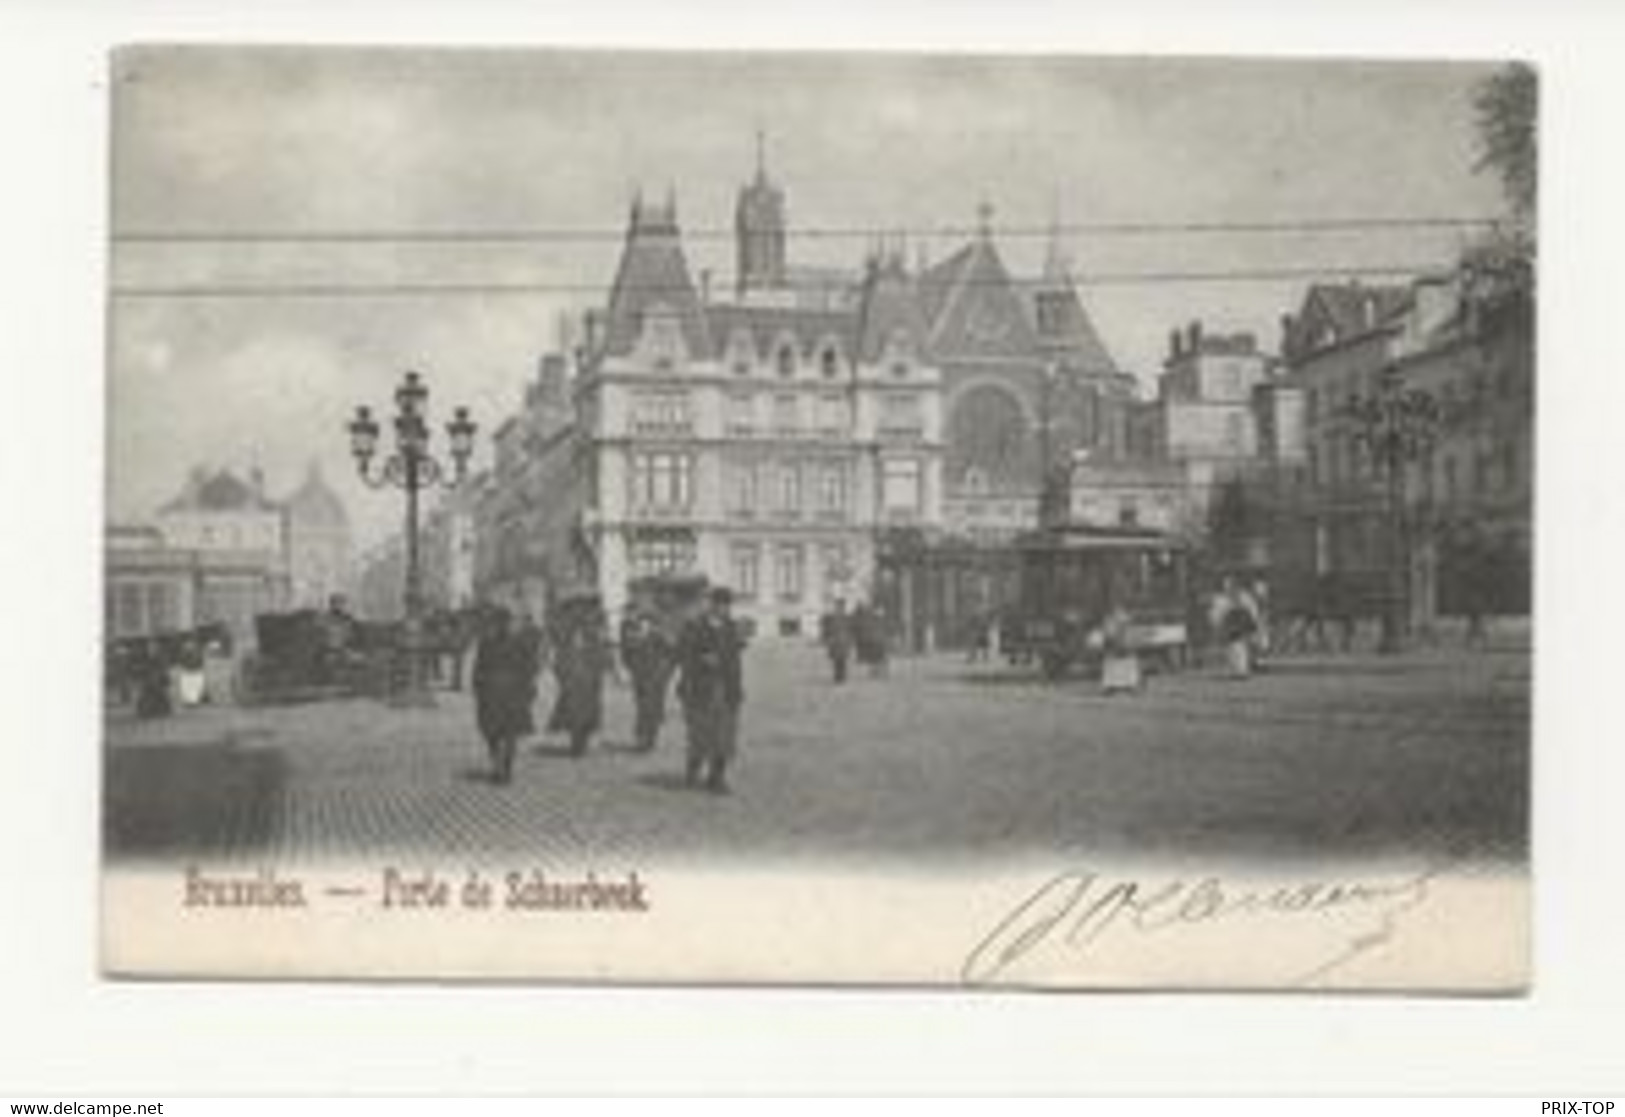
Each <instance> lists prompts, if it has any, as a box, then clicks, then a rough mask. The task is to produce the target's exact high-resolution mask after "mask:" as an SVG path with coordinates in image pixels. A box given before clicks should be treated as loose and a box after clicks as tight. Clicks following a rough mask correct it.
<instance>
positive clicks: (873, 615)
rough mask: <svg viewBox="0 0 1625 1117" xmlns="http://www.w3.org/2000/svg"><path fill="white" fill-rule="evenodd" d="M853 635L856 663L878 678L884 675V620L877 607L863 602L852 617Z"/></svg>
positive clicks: (885, 649) (885, 656) (885, 652)
mask: <svg viewBox="0 0 1625 1117" xmlns="http://www.w3.org/2000/svg"><path fill="white" fill-rule="evenodd" d="M852 627H853V633H854V636H855V638H856V641H857V651H858V662H860V663H862V664H864V665H865V666H867V667H868V668H869V674H870V675H872V676H874V677H876V678H880V677H882V676H884V675H885V674H886V658H887V653H888V649H887V647H886V620H885V616H884V614H882V613H881V611H880V608H879V606H877V605H874V604H873V603H871V602H864V603H863V604H862V605H860V606H858V608H857V611H856V612H855V613H854V614H853V615H852Z"/></svg>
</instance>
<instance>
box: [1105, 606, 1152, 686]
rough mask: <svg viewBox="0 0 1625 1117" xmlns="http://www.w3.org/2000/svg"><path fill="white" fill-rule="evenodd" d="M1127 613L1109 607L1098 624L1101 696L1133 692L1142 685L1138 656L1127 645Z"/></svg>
mask: <svg viewBox="0 0 1625 1117" xmlns="http://www.w3.org/2000/svg"><path fill="white" fill-rule="evenodd" d="M1129 625H1130V619H1129V615H1128V610H1126V609H1124V608H1123V607H1122V606H1121V605H1114V606H1112V608H1111V610H1110V611H1109V612H1108V613H1107V614H1106V616H1105V619H1103V620H1102V621H1101V624H1100V646H1101V660H1100V689H1101V692H1102V693H1103V694H1119V693H1122V692H1124V691H1127V692H1131V693H1132V692H1134V691H1137V690H1139V689H1140V687H1141V686H1142V685H1143V683H1144V676H1143V674H1142V673H1141V670H1140V656H1139V653H1138V652H1136V651H1135V650H1134V647H1133V645H1132V644H1131V643H1130V641H1129Z"/></svg>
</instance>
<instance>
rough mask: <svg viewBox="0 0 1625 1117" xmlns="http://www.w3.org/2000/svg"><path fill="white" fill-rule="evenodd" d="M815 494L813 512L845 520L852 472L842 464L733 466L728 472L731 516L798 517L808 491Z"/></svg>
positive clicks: (742, 464) (740, 463)
mask: <svg viewBox="0 0 1625 1117" xmlns="http://www.w3.org/2000/svg"><path fill="white" fill-rule="evenodd" d="M809 486H810V487H811V489H812V491H813V507H812V511H813V512H815V513H817V514H819V515H827V516H837V517H839V516H845V514H846V511H847V506H848V504H849V502H850V498H851V492H850V490H851V472H850V470H849V468H848V467H847V465H846V464H845V463H843V462H823V463H813V462H756V463H754V464H753V463H746V462H737V463H734V464H733V465H732V466H731V467H730V469H729V471H728V483H727V492H728V512H729V514H730V515H732V516H735V517H737V518H750V517H753V516H755V515H756V513H757V512H758V511H764V510H765V511H768V512H771V513H775V514H780V515H785V516H799V515H800V514H801V513H802V512H803V511H805V510H806V509H805V507H804V504H803V500H804V493H805V490H806V488H807V487H809Z"/></svg>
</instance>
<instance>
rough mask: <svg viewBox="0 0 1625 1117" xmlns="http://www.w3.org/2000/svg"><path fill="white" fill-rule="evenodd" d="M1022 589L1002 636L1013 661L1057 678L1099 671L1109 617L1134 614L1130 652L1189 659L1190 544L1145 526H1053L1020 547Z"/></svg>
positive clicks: (1152, 660) (1160, 663)
mask: <svg viewBox="0 0 1625 1117" xmlns="http://www.w3.org/2000/svg"><path fill="white" fill-rule="evenodd" d="M1016 549H1017V554H1018V560H1019V574H1020V579H1019V591H1018V598H1017V602H1016V608H1015V611H1014V612H1015V616H1014V617H1013V618H1012V620H1011V623H1009V624H1008V625H1007V629H1008V631H1007V632H1006V633H1005V634H1004V636H1003V648H1004V653H1005V655H1006V656H1007V657H1008V658H1009V659H1010V660H1011V661H1012V662H1018V663H1028V662H1032V663H1037V664H1038V665H1039V666H1040V667H1041V668H1042V670H1043V672H1044V674H1045V675H1046V676H1047V677H1049V678H1051V679H1058V678H1060V677H1062V676H1064V675H1065V674H1066V673H1067V672H1068V671H1070V670H1072V669H1073V668H1077V667H1081V668H1084V669H1085V670H1089V671H1098V670H1099V667H1100V662H1101V653H1102V651H1103V650H1104V645H1105V624H1106V619H1107V617H1108V616H1109V615H1110V614H1111V613H1112V612H1113V611H1114V610H1116V609H1118V608H1121V609H1122V610H1123V612H1124V613H1125V614H1126V615H1127V617H1128V625H1127V630H1126V635H1125V640H1126V642H1127V645H1128V648H1129V649H1130V650H1132V651H1134V652H1135V653H1137V654H1138V655H1139V656H1140V657H1141V659H1142V660H1145V661H1147V662H1148V664H1150V665H1152V666H1155V667H1161V668H1163V669H1175V668H1177V667H1180V666H1182V665H1183V664H1184V663H1185V662H1186V659H1187V657H1188V656H1189V652H1190V642H1191V641H1190V616H1191V602H1192V597H1191V586H1190V555H1189V551H1188V548H1187V546H1186V544H1185V543H1184V542H1183V541H1181V540H1179V539H1177V538H1175V537H1173V536H1170V535H1167V534H1164V533H1162V532H1155V531H1148V530H1144V529H1137V528H1098V527H1083V526H1076V525H1063V526H1053V527H1048V528H1044V529H1041V530H1039V531H1036V532H1031V533H1029V534H1027V535H1025V536H1023V537H1022V538H1021V539H1019V540H1018V541H1017V544H1016Z"/></svg>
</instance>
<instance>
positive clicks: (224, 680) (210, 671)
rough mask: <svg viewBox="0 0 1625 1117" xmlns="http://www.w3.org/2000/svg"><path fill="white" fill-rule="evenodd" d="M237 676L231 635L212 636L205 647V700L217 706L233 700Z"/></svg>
mask: <svg viewBox="0 0 1625 1117" xmlns="http://www.w3.org/2000/svg"><path fill="white" fill-rule="evenodd" d="M236 677H237V661H236V659H234V658H233V657H232V654H231V645H230V639H229V637H228V636H227V635H225V634H216V635H213V636H211V637H210V638H209V642H208V643H207V644H205V645H204V647H203V700H204V701H205V702H208V703H210V704H211V705H215V706H223V705H225V704H226V703H227V702H229V701H231V699H232V696H233V693H234V691H235V682H236Z"/></svg>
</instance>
